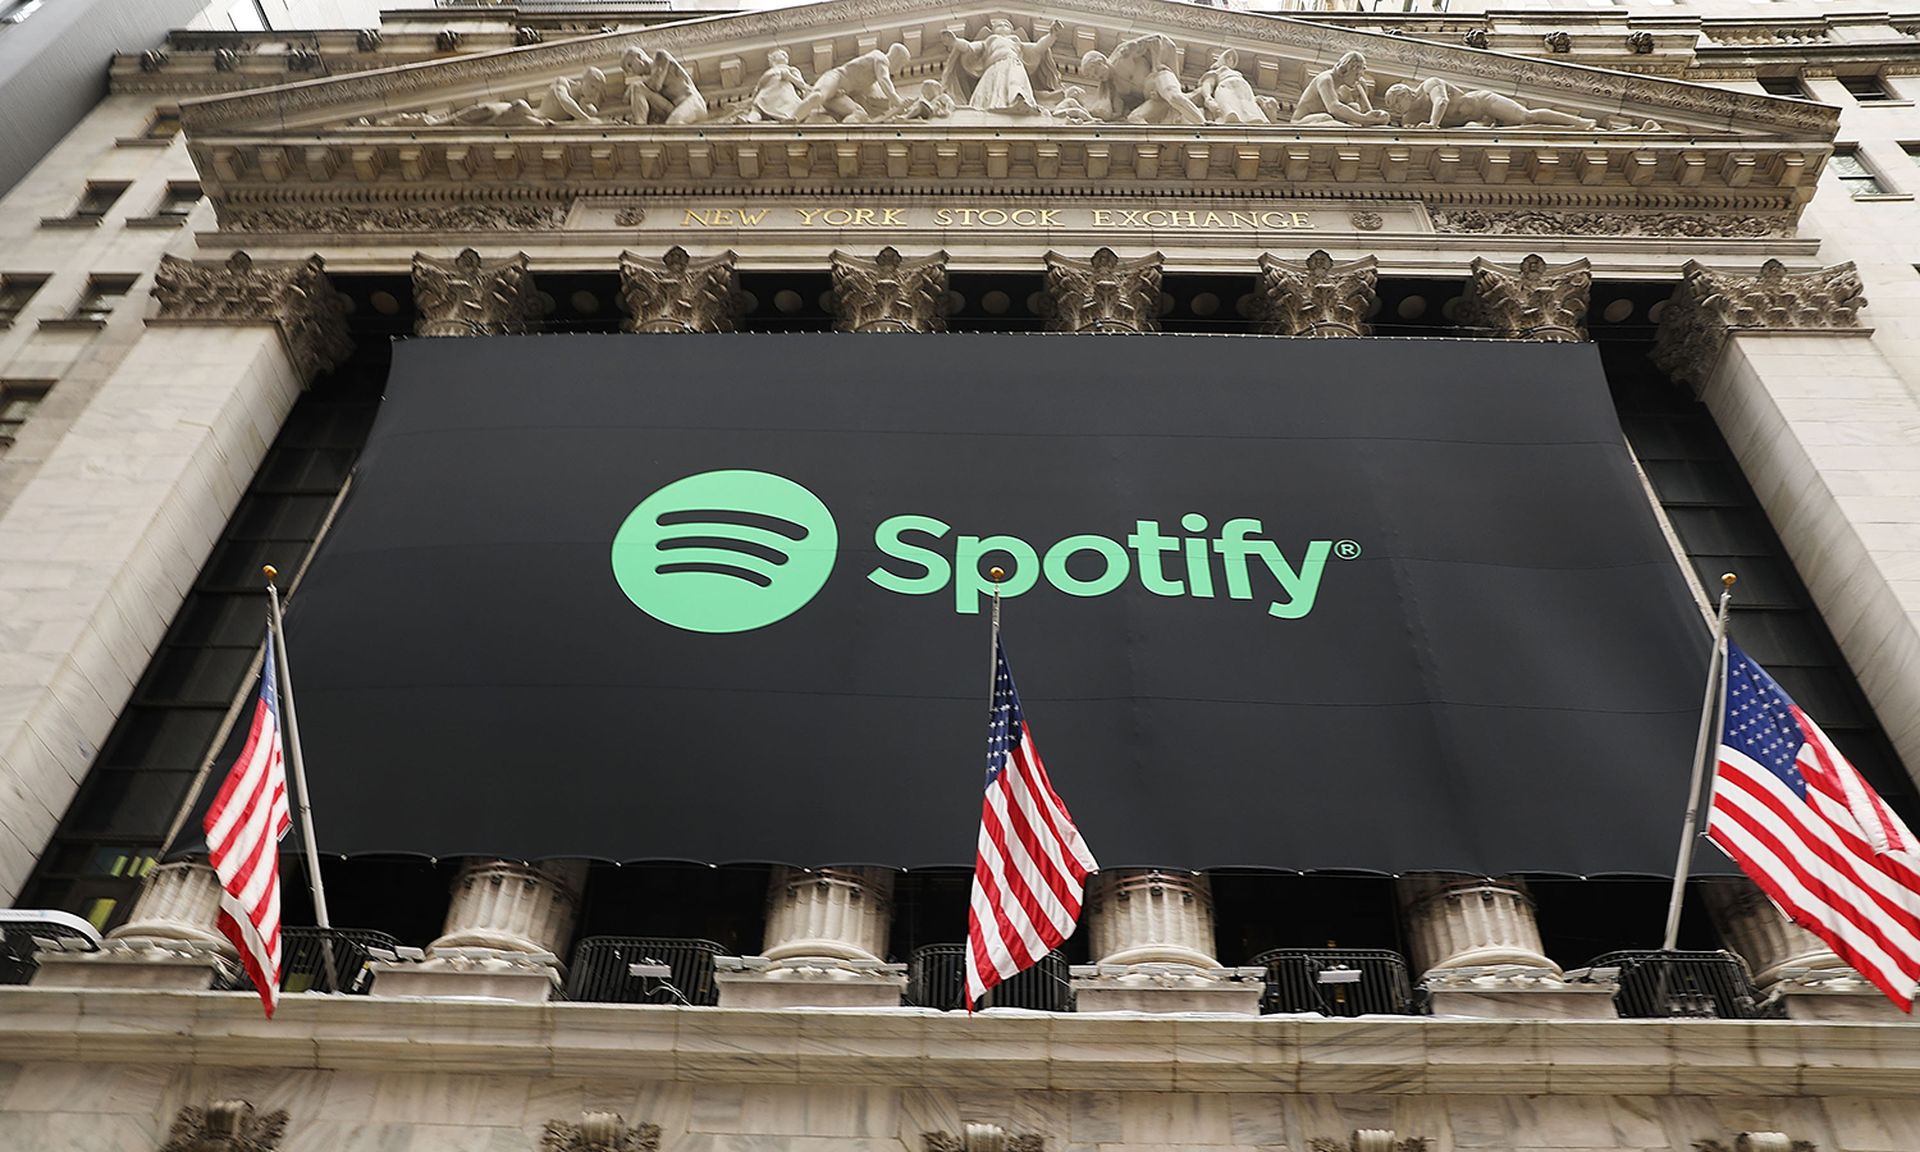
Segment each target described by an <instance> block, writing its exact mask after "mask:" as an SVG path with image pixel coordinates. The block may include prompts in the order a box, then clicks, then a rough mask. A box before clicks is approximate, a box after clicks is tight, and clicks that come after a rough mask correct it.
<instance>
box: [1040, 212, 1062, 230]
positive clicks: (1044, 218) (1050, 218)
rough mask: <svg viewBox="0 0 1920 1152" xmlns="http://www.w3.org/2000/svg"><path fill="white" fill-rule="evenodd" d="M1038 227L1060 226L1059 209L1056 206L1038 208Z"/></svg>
mask: <svg viewBox="0 0 1920 1152" xmlns="http://www.w3.org/2000/svg"><path fill="white" fill-rule="evenodd" d="M1040 227H1042V228H1058V227H1060V209H1058V208H1042V209H1040Z"/></svg>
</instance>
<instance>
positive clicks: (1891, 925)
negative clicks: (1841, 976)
mask: <svg viewBox="0 0 1920 1152" xmlns="http://www.w3.org/2000/svg"><path fill="white" fill-rule="evenodd" d="M1722 700H1723V705H1722V707H1723V709H1724V711H1723V713H1722V716H1721V726H1720V732H1721V735H1720V749H1719V764H1718V767H1717V769H1716V771H1715V773H1714V783H1713V805H1712V807H1711V809H1710V810H1709V811H1708V814H1707V837H1708V838H1709V839H1710V840H1712V841H1713V842H1714V843H1715V844H1717V845H1719V846H1720V848H1721V849H1722V850H1724V851H1725V852H1726V853H1727V855H1729V856H1731V857H1733V858H1734V860H1735V861H1736V862H1737V863H1739V865H1740V867H1741V869H1742V870H1743V871H1745V872H1746V874H1747V875H1748V876H1749V877H1751V878H1752V880H1753V882H1754V883H1755V884H1758V885H1759V886H1760V887H1761V888H1762V889H1763V890H1764V891H1765V892H1766V893H1767V895H1768V896H1769V897H1770V898H1772V900H1773V902H1774V903H1775V904H1776V905H1778V906H1779V907H1780V909H1781V910H1782V911H1783V912H1785V913H1786V914H1787V916H1788V917H1790V918H1791V919H1792V920H1793V922H1794V923H1796V924H1798V925H1800V926H1801V927H1802V928H1805V929H1806V930H1807V931H1809V932H1812V933H1813V934H1814V935H1815V936H1818V937H1819V938H1820V939H1821V940H1822V941H1824V942H1825V943H1826V945H1827V946H1828V947H1829V948H1832V949H1833V950H1834V952H1835V953H1837V954H1838V955H1839V956H1840V957H1841V959H1843V960H1845V961H1846V962H1847V963H1848V964H1850V965H1852V966H1853V968H1854V970H1855V971H1857V972H1859V973H1860V975H1862V976H1864V977H1866V978H1867V979H1868V980H1870V981H1872V982H1873V984H1874V985H1875V986H1876V987H1878V988H1879V989H1880V990H1881V991H1882V992H1885V993H1886V994H1887V995H1888V996H1889V997H1891V998H1892V999H1893V1001H1894V1003H1896V1004H1898V1005H1900V1007H1901V1010H1902V1011H1910V1010H1911V1009H1912V1007H1913V998H1914V992H1915V989H1916V986H1920V853H1916V841H1915V840H1914V836H1913V833H1912V832H1911V831H1909V830H1908V828H1907V826H1906V825H1905V824H1904V823H1902V822H1901V820H1900V817H1899V816H1897V815H1895V814H1894V812H1893V810H1892V809H1890V808H1888V807H1887V806H1886V804H1885V803H1884V802H1883V801H1882V800H1881V799H1880V797H1879V796H1877V795H1875V794H1874V791H1873V789H1872V788H1870V787H1869V786H1868V785H1867V782H1866V780H1864V779H1862V778H1861V776H1860V773H1859V772H1857V771H1855V770H1854V767H1853V765H1852V764H1849V763H1848V762H1847V759H1846V757H1844V756H1842V755H1841V754H1840V750H1839V749H1838V748H1835V747H1834V746H1833V743H1832V741H1830V740H1828V739H1827V736H1826V734H1825V733H1824V732H1822V731H1820V726H1819V725H1817V724H1815V723H1814V722H1813V721H1812V720H1811V719H1810V718H1809V717H1808V716H1807V714H1806V713H1805V712H1802V711H1801V710H1800V708H1799V706H1798V705H1796V704H1794V702H1793V700H1792V699H1791V698H1789V697H1788V696H1787V694H1786V693H1785V692H1784V691H1782V690H1781V688H1780V685H1778V684H1776V683H1775V682H1774V680H1773V677H1771V676H1769V675H1767V673H1766V671H1765V670H1764V669H1762V668H1761V667H1760V665H1758V664H1756V663H1754V662H1753V660H1752V659H1751V658H1749V657H1748V656H1747V654H1746V653H1744V652H1742V651H1740V648H1739V646H1738V645H1736V644H1734V643H1733V642H1732V641H1728V642H1727V669H1726V685H1725V688H1724V694H1723V697H1722Z"/></svg>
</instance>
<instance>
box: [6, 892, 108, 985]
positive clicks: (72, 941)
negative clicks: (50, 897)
mask: <svg viewBox="0 0 1920 1152" xmlns="http://www.w3.org/2000/svg"><path fill="white" fill-rule="evenodd" d="M100 943H101V941H100V933H99V932H98V931H97V930H96V929H95V928H94V927H93V925H92V924H89V923H87V922H86V921H85V920H82V919H80V918H79V917H78V916H75V915H73V914H72V913H71V912H61V911H58V910H54V909H44V908H0V984H28V983H32V981H33V974H34V973H35V972H37V971H39V970H40V961H39V958H38V957H37V956H36V955H35V953H36V952H37V951H38V950H39V949H41V948H55V949H61V950H67V951H74V952H93V951H97V950H98V949H99V948H100Z"/></svg>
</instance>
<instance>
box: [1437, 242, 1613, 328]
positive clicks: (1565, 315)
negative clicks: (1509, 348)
mask: <svg viewBox="0 0 1920 1152" xmlns="http://www.w3.org/2000/svg"><path fill="white" fill-rule="evenodd" d="M1592 285H1593V272H1592V270H1591V265H1590V264H1589V263H1588V262H1587V261H1586V260H1585V259H1580V260H1574V261H1572V262H1570V263H1566V264H1548V263H1547V262H1546V261H1545V260H1544V259H1542V258H1541V257H1539V256H1537V255H1536V256H1528V257H1527V258H1526V259H1525V260H1522V261H1521V262H1520V263H1519V264H1517V265H1516V264H1496V263H1494V262H1493V261H1492V260H1487V259H1484V258H1482V259H1478V260H1475V261H1474V262H1473V266H1472V275H1471V276H1470V277H1469V279H1468V281H1467V294H1466V300H1465V306H1464V309H1463V319H1464V320H1465V322H1466V323H1467V324H1469V325H1471V326H1473V327H1477V328H1486V329H1490V330H1491V331H1492V334H1493V335H1495V336H1498V337H1500V338H1502V339H1506V340H1553V341H1577V340H1585V339H1586V338H1587V329H1586V321H1587V295H1588V289H1590V288H1591V287H1592Z"/></svg>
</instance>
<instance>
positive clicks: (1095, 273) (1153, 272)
mask: <svg viewBox="0 0 1920 1152" xmlns="http://www.w3.org/2000/svg"><path fill="white" fill-rule="evenodd" d="M1047 301H1048V304H1049V305H1050V306H1051V312H1052V316H1051V317H1050V319H1049V320H1048V322H1047V327H1048V328H1050V329H1052V330H1053V331H1055V332H1157V331H1159V330H1160V253H1158V252H1150V253H1148V254H1147V255H1145V256H1136V257H1134V258H1133V259H1131V260H1122V259H1121V258H1120V257H1119V256H1118V255H1117V254H1115V252H1114V250H1113V249H1111V248H1102V249H1100V250H1099V251H1098V252H1095V253H1094V254H1093V258H1092V259H1091V260H1075V259H1073V258H1071V257H1068V256H1062V255H1060V254H1059V253H1058V252H1049V253H1047Z"/></svg>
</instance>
